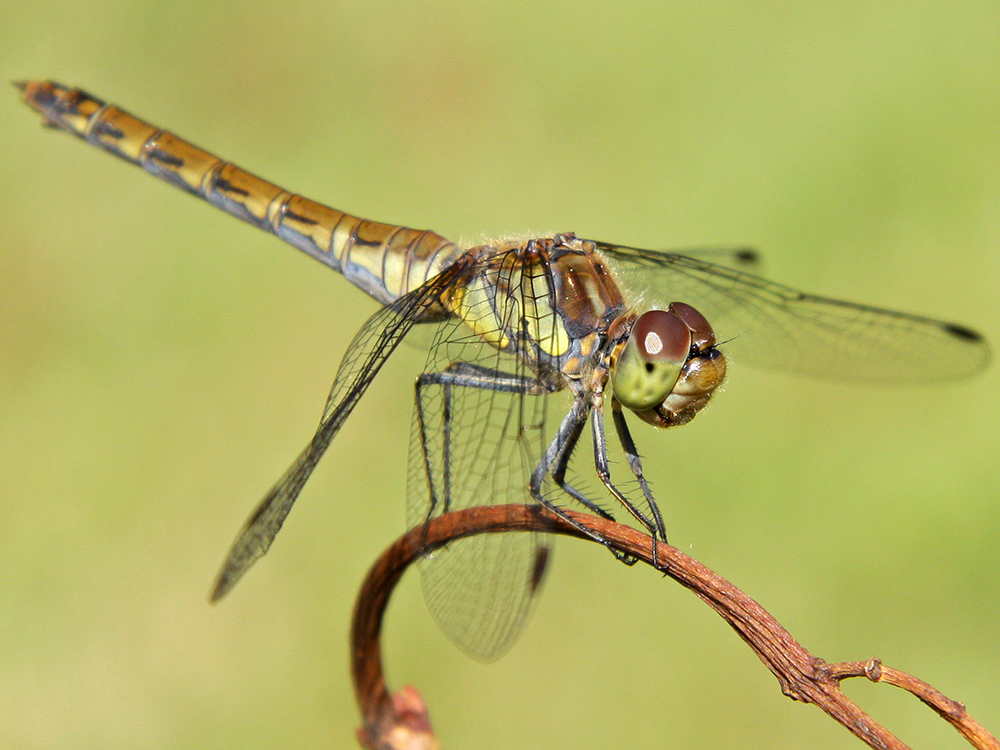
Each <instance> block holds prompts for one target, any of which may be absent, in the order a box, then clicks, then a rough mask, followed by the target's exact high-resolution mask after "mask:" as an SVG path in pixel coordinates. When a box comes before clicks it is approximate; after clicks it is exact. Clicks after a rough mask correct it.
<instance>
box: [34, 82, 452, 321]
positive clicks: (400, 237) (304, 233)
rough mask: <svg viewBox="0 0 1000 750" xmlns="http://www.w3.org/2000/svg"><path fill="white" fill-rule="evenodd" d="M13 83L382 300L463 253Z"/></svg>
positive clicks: (47, 90) (89, 136)
mask: <svg viewBox="0 0 1000 750" xmlns="http://www.w3.org/2000/svg"><path fill="white" fill-rule="evenodd" d="M18 85H19V86H20V88H21V90H22V91H23V92H24V100H25V102H27V103H28V104H29V105H30V106H31V107H32V108H34V109H36V110H37V111H39V112H40V113H41V114H42V115H44V117H45V119H46V121H47V122H48V123H50V124H52V125H55V126H58V127H60V128H62V129H64V130H68V131H69V132H71V133H74V134H76V135H78V136H79V137H81V138H83V139H84V140H85V141H87V142H88V143H92V144H94V145H95V146H100V147H101V148H103V149H105V150H107V151H110V152H111V153H113V154H115V155H116V156H120V157H122V158H123V159H127V160H128V161H130V162H132V163H133V164H138V165H139V166H140V167H142V168H143V169H145V170H146V171H147V172H150V173H151V174H154V175H156V176H157V177H160V178H162V179H164V180H166V181H167V182H170V183H172V184H174V185H177V186H178V187H181V188H183V189H184V190H187V191H188V192H191V193H194V194H195V195H197V196H199V197H201V198H204V199H205V200H207V201H208V202H209V203H211V204H212V205H213V206H216V207H218V208H221V209H222V210H223V211H226V212H228V213H230V214H232V215H233V216H236V217H238V218H240V219H243V221H246V222H249V223H250V224H253V225H254V226H256V227H259V228H260V229H263V230H265V231H267V232H271V233H273V234H276V235H277V236H278V237H280V238H281V239H283V240H285V241H286V242H288V243H290V244H292V245H294V246H295V247H297V248H299V249H300V250H302V251H303V252H305V253H308V254H309V255H311V256H312V257H314V258H316V259H317V260H320V261H322V262H323V263H325V264H327V265H328V266H330V267H331V268H334V269H336V270H338V271H340V272H341V273H342V274H344V276H346V277H347V278H348V279H349V280H350V281H351V282H352V283H354V284H355V285H357V286H358V287H360V288H361V289H363V290H364V291H366V292H367V293H368V294H370V295H371V296H372V297H374V298H375V299H377V300H378V301H379V302H381V303H383V304H386V303H388V302H391V301H392V300H394V299H396V298H397V297H399V296H400V295H402V294H405V293H406V292H408V291H410V290H412V289H414V288H416V287H417V286H419V285H420V284H422V283H423V282H424V281H426V280H427V279H429V278H431V277H432V276H435V275H437V274H438V273H439V272H440V271H441V270H442V269H443V268H445V267H447V266H448V265H450V264H451V263H453V262H454V261H455V260H456V259H457V258H458V257H459V256H460V255H461V254H462V251H461V250H460V249H459V248H458V247H456V246H455V245H454V244H453V243H451V242H449V241H448V240H446V239H445V238H444V237H441V236H440V235H437V234H435V233H434V232H430V231H424V230H419V229H409V228H407V227H400V226H393V225H391V224H381V223H379V222H374V221H367V220H365V219H359V218H357V217H355V216H351V215H349V214H345V213H343V212H341V211H337V210H336V209H333V208H329V207H328V206H324V205H322V204H320V203H316V202H314V201H311V200H309V199H307V198H303V197H302V196H301V195H295V194H294V193H290V192H288V191H287V190H284V189H282V188H280V187H278V186H277V185H273V184H271V183H270V182H266V181H265V180H262V179H260V178H259V177H255V176H254V175H252V174H250V173H249V172H246V171H244V170H242V169H240V168H239V167H237V166H236V165H234V164H231V163H229V162H227V161H223V160H222V159H219V158H218V157H216V156H213V155H212V154H210V153H208V152H206V151H202V150H201V149H200V148H197V147H196V146H193V145H192V144H190V143H188V142H187V141H184V140H182V139H180V138H178V137H177V136H175V135H173V134H172V133H169V132H167V131H165V130H160V129H159V128H157V127H155V126H153V125H150V124H149V123H147V122H144V121H142V120H140V119H138V118H137V117H133V116H132V115H130V114H129V113H127V112H125V111H124V110H121V109H119V108H118V107H115V106H114V105H111V104H107V103H105V102H103V101H101V100H99V99H96V98H94V97H92V96H90V95H89V94H87V93H86V92H84V91H81V90H79V89H68V88H66V87H65V86H61V85H59V84H57V83H53V82H51V81H44V82H43V81H32V82H30V83H24V84H18Z"/></svg>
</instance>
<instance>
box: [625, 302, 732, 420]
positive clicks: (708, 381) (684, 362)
mask: <svg viewBox="0 0 1000 750" xmlns="http://www.w3.org/2000/svg"><path fill="white" fill-rule="evenodd" d="M725 375H726V359H725V357H724V356H723V355H722V352H720V351H719V350H718V349H717V348H716V346H715V333H714V332H713V330H712V326H711V325H710V324H709V323H708V321H707V320H706V319H705V317H704V316H703V315H702V314H701V313H700V312H698V311H697V310H695V309H694V308H693V307H691V306H690V305H686V304H684V303H683V302H672V303H671V304H670V306H669V308H668V309H666V310H649V311H647V312H645V313H643V314H642V315H639V316H638V317H636V318H635V319H634V322H633V323H632V326H631V329H630V330H629V331H628V335H627V336H623V337H622V338H621V339H620V340H619V342H618V343H617V344H616V345H615V348H614V351H613V353H612V356H611V385H612V389H613V392H614V398H615V400H616V401H617V402H618V403H620V404H621V405H623V406H626V407H628V408H629V409H631V410H632V411H634V412H635V413H636V414H637V415H638V416H639V417H640V418H641V419H643V420H644V421H646V422H649V423H650V424H653V425H656V426H657V427H672V426H674V425H679V424H685V423H687V422H690V421H691V420H692V419H694V416H695V414H697V413H698V412H699V411H701V409H702V408H704V406H705V405H706V404H707V403H708V401H709V399H710V398H711V397H712V393H714V392H715V389H716V388H717V387H718V386H719V384H720V383H721V382H722V380H723V378H724V377H725Z"/></svg>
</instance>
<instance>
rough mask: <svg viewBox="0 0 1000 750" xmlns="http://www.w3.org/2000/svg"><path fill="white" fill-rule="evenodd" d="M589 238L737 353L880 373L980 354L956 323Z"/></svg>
mask: <svg viewBox="0 0 1000 750" xmlns="http://www.w3.org/2000/svg"><path fill="white" fill-rule="evenodd" d="M596 245H597V247H598V249H599V250H600V252H601V253H602V254H603V255H604V256H606V257H607V258H609V259H610V260H611V261H612V265H615V264H616V263H617V266H616V267H617V268H619V269H620V270H621V271H622V272H624V274H625V277H626V279H628V280H630V282H631V283H630V286H634V287H635V288H636V290H637V291H640V290H642V289H646V290H648V296H649V297H650V298H651V299H650V300H648V301H655V302H656V303H658V304H666V303H669V302H671V301H675V300H676V301H680V302H687V303H689V304H691V305H694V306H695V307H696V308H698V309H699V310H700V311H701V312H702V314H704V315H705V316H706V317H707V318H708V320H709V322H710V323H711V324H712V326H713V328H714V329H715V333H716V336H717V338H718V340H719V341H726V342H729V343H728V344H727V348H732V349H734V350H735V351H738V352H739V357H740V359H741V360H743V361H748V362H752V363H754V364H759V365H763V366H766V367H770V368H781V369H783V370H788V371H791V372H797V373H801V374H807V375H814V376H819V377H824V378H841V379H846V378H850V379H852V380H863V381H870V382H886V383H906V382H910V383H917V382H924V383H926V382H933V381H939V380H949V379H953V378H959V377H964V376H967V375H971V374H973V373H976V372H978V371H980V370H981V369H983V367H985V366H986V364H987V362H989V358H990V351H989V347H988V346H987V344H986V342H985V340H984V339H983V338H982V336H981V335H980V334H979V333H977V332H976V331H973V330H972V329H970V328H966V327H965V326H962V325H959V324H956V323H949V322H946V321H942V320H935V319H933V318H927V317H923V316H920V315H909V314H907V313H901V312H895V311H892V310H883V309H880V308H877V307H869V306H867V305H857V304H853V303H851V302H843V301H841V300H836V299H829V298H827V297H820V296H817V295H813V294H805V293H803V292H799V291H796V290H795V289H792V288H790V287H787V286H783V285H782V284H776V283H774V282H771V281H767V280H765V279H762V278H760V277H759V276H755V275H753V274H751V273H747V272H744V271H741V270H739V269H738V268H733V267H728V265H717V264H715V263H710V262H707V261H705V260H701V259H699V258H694V257H689V256H686V255H681V254H677V253H664V252H657V251H654V250H641V249H637V248H631V247H622V246H618V245H609V244H605V243H600V242H599V243H596Z"/></svg>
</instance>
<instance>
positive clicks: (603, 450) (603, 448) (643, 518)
mask: <svg viewBox="0 0 1000 750" xmlns="http://www.w3.org/2000/svg"><path fill="white" fill-rule="evenodd" d="M602 405H603V400H602V401H599V402H598V403H597V404H595V407H594V409H593V426H594V430H593V433H594V467H595V468H596V469H597V475H598V476H599V477H600V478H601V481H602V482H603V483H604V486H605V487H607V488H608V492H610V493H611V494H612V495H613V496H614V497H615V499H616V500H618V502H620V503H621V504H622V505H623V506H624V507H625V509H626V510H627V511H628V512H629V513H631V514H632V517H633V518H635V520H637V521H638V522H639V523H641V524H642V525H643V526H644V527H645V528H646V531H647V532H648V533H649V535H650V536H651V537H653V539H654V540H657V539H658V540H663V541H666V539H665V537H666V532H665V531H664V529H663V520H662V518H661V517H660V511H659V509H658V508H657V506H656V502H655V501H654V500H653V498H652V494H647V496H646V498H647V500H648V501H649V505H650V508H651V512H652V513H653V518H652V519H650V518H649V517H648V516H647V515H646V514H645V513H643V512H642V511H641V510H639V508H637V507H636V505H635V504H634V503H633V502H632V501H631V500H629V499H628V498H627V497H625V495H624V493H622V491H621V490H619V489H618V488H617V487H616V486H615V485H614V483H613V482H612V481H611V470H610V468H609V466H608V444H607V438H606V436H605V433H604V411H603V409H602V408H601V407H602ZM626 434H628V433H627V431H626ZM630 442H631V437H630ZM623 447H624V448H625V450H626V453H629V450H628V446H624V445H623ZM631 448H632V451H631V453H634V452H635V450H634V449H635V445H634V444H633V445H631ZM629 464H630V465H631V464H632V461H631V457H630V459H629ZM653 566H654V567H659V566H658V564H657V558H656V547H655V546H654V547H653Z"/></svg>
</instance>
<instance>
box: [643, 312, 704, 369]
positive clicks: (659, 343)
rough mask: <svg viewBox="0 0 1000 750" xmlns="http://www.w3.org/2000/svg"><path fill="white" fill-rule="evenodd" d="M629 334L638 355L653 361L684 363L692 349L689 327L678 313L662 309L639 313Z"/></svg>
mask: <svg viewBox="0 0 1000 750" xmlns="http://www.w3.org/2000/svg"><path fill="white" fill-rule="evenodd" d="M691 309H692V310H693V309H694V308H691ZM632 337H633V338H634V339H635V343H636V345H637V346H638V347H639V354H640V355H641V356H642V357H643V358H644V359H646V360H649V361H650V362H654V363H655V362H673V363H678V362H679V363H680V364H684V360H686V359H687V356H688V352H690V351H691V331H690V330H689V326H688V325H686V323H685V321H684V320H682V319H681V318H680V317H679V316H678V315H676V314H674V313H671V312H666V311H664V310H650V311H649V312H645V313H643V314H642V315H640V316H639V319H638V320H637V321H635V326H634V327H633V328H632Z"/></svg>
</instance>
